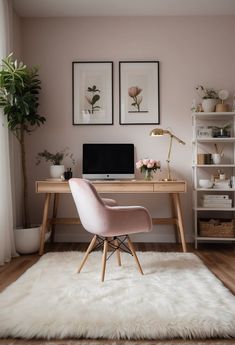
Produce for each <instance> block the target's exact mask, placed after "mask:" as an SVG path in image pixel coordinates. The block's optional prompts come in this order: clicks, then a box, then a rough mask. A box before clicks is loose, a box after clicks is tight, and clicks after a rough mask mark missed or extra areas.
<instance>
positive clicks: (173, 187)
mask: <svg viewBox="0 0 235 345" xmlns="http://www.w3.org/2000/svg"><path fill="white" fill-rule="evenodd" d="M91 182H92V184H93V185H94V186H95V188H96V190H97V191H98V192H100V193H185V192H186V182H185V181H156V180H154V181H145V180H131V181H130V180H119V181H117V180H115V181H91ZM36 193H52V194H54V193H71V191H70V188H69V183H68V182H67V181H52V180H46V181H36Z"/></svg>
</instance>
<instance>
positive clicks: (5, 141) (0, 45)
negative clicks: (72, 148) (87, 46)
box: [0, 0, 16, 265]
mask: <svg viewBox="0 0 235 345" xmlns="http://www.w3.org/2000/svg"><path fill="white" fill-rule="evenodd" d="M10 16H11V1H8V0H0V60H2V58H4V57H6V55H7V54H8V53H9V49H10V22H11V21H10ZM8 134H9V133H8V128H7V123H6V116H4V115H3V111H2V109H0V265H3V264H4V263H5V262H8V261H10V260H11V257H13V256H16V251H15V245H14V236H13V208H12V193H11V174H10V156H9V137H8Z"/></svg>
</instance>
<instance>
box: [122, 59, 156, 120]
mask: <svg viewBox="0 0 235 345" xmlns="http://www.w3.org/2000/svg"><path fill="white" fill-rule="evenodd" d="M159 64H160V63H159V61H119V124H120V125H159V124H160V78H159Z"/></svg>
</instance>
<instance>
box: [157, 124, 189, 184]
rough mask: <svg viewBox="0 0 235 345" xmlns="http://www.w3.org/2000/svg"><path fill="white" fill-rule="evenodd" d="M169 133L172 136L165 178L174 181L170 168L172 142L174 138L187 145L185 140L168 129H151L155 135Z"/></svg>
mask: <svg viewBox="0 0 235 345" xmlns="http://www.w3.org/2000/svg"><path fill="white" fill-rule="evenodd" d="M165 134H168V135H169V136H170V138H171V139H170V146H169V150H168V155H167V159H166V162H167V178H166V179H164V181H173V179H172V178H171V169H170V160H171V149H172V142H173V138H174V139H175V140H177V141H178V143H180V144H182V145H185V142H184V141H183V140H181V139H179V138H178V137H176V136H175V135H174V134H172V133H171V132H170V131H168V130H167V129H161V128H154V129H153V130H151V132H150V135H151V136H153V137H156V136H157V137H158V136H162V135H165Z"/></svg>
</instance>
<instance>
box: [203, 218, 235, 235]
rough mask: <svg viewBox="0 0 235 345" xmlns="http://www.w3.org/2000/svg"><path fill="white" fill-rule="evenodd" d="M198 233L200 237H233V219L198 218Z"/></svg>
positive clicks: (234, 225)
mask: <svg viewBox="0 0 235 345" xmlns="http://www.w3.org/2000/svg"><path fill="white" fill-rule="evenodd" d="M199 235H200V236H202V237H221V238H225V237H235V220H234V219H231V220H230V219H229V220H228V219H220V220H219V219H217V220H214V219H213V220H212V219H200V220H199Z"/></svg>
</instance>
